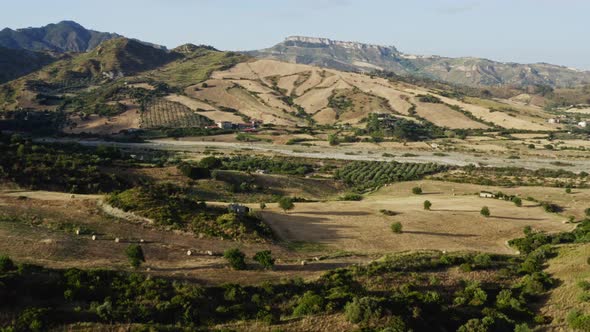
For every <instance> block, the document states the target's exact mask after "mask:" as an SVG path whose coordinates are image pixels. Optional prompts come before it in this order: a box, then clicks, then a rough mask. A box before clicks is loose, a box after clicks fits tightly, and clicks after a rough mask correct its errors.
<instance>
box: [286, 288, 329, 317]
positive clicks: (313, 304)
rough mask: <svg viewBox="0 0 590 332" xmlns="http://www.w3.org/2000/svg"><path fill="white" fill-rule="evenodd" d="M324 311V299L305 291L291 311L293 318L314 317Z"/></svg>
mask: <svg viewBox="0 0 590 332" xmlns="http://www.w3.org/2000/svg"><path fill="white" fill-rule="evenodd" d="M323 310H324V298H323V297H321V296H319V295H317V294H315V293H314V292H312V291H307V292H305V293H304V294H303V296H302V297H301V298H299V300H298V301H297V306H296V307H295V309H293V316H296V317H300V316H306V315H314V314H318V313H320V312H322V311H323Z"/></svg>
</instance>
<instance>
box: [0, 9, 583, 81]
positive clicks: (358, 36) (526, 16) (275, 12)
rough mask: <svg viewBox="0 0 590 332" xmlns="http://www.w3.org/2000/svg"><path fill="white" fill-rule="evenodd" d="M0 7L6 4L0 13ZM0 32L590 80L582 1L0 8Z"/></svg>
mask: <svg viewBox="0 0 590 332" xmlns="http://www.w3.org/2000/svg"><path fill="white" fill-rule="evenodd" d="M3 2H5V3H3ZM0 4H1V7H0V8H2V9H1V10H0V22H1V23H0V26H1V27H9V28H13V29H15V28H24V27H30V26H34V27H35V26H43V25H46V24H48V23H56V22H59V21H62V20H74V21H76V22H78V23H80V24H82V25H83V26H85V27H87V28H90V29H94V30H98V31H105V32H117V33H119V34H122V35H124V36H127V37H132V38H138V39H141V40H144V41H149V42H152V43H157V44H161V45H165V46H167V47H169V48H173V47H175V46H178V45H181V44H184V43H193V44H208V45H212V46H215V47H216V48H218V49H223V50H254V49H260V48H266V47H270V46H272V45H274V44H277V43H279V42H281V41H282V40H283V39H284V38H285V37H287V36H291V35H303V36H313V37H326V38H331V39H337V40H345V41H359V42H365V43H373V44H380V45H393V46H395V47H397V48H398V49H399V50H400V51H402V52H404V53H408V54H423V55H441V56H450V57H458V56H474V57H483V58H488V59H492V60H497V61H504V62H520V63H535V62H547V63H553V64H559V65H564V66H569V67H575V68H580V69H586V70H590V43H589V42H588V33H589V32H590V19H588V13H590V1H588V0H51V1H47V0H19V1H8V0H0Z"/></svg>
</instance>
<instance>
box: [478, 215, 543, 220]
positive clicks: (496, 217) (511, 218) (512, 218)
mask: <svg viewBox="0 0 590 332" xmlns="http://www.w3.org/2000/svg"><path fill="white" fill-rule="evenodd" d="M489 218H494V219H505V220H522V221H543V220H545V219H543V218H515V217H502V216H494V215H492V216H490V217H489Z"/></svg>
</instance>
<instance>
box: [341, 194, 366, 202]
mask: <svg viewBox="0 0 590 332" xmlns="http://www.w3.org/2000/svg"><path fill="white" fill-rule="evenodd" d="M340 200H341V201H362V200H363V196H362V195H359V194H355V193H346V194H344V195H342V196H341V197H340Z"/></svg>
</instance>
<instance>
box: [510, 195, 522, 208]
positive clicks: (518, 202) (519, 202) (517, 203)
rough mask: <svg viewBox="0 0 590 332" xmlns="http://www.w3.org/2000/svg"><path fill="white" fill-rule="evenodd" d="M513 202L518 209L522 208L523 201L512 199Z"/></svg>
mask: <svg viewBox="0 0 590 332" xmlns="http://www.w3.org/2000/svg"><path fill="white" fill-rule="evenodd" d="M512 202H513V203H514V205H516V206H518V207H521V206H522V199H521V198H520V197H514V198H512Z"/></svg>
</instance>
